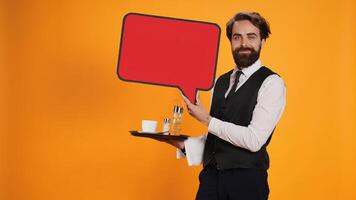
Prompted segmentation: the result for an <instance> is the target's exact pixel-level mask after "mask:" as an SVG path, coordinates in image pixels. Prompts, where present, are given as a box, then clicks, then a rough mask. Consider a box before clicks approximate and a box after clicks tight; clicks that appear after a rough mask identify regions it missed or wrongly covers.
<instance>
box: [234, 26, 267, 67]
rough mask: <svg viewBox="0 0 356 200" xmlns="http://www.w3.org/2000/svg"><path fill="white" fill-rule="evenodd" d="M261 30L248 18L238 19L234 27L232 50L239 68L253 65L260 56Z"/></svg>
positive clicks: (262, 41)
mask: <svg viewBox="0 0 356 200" xmlns="http://www.w3.org/2000/svg"><path fill="white" fill-rule="evenodd" d="M264 42H265V40H261V35H260V30H259V29H258V28H257V27H256V26H254V25H253V24H252V23H251V22H250V21H248V20H241V21H236V22H235V23H234V25H233V27H232V37H231V50H232V55H233V57H234V60H235V63H236V65H237V66H238V67H239V68H241V69H242V68H246V67H248V66H250V65H252V64H253V63H254V62H256V60H257V59H258V58H259V57H260V51H261V47H262V45H263V44H264Z"/></svg>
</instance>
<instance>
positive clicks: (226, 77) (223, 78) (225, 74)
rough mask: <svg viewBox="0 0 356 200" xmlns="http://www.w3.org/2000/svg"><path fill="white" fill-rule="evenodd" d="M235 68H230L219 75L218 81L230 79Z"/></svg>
mask: <svg viewBox="0 0 356 200" xmlns="http://www.w3.org/2000/svg"><path fill="white" fill-rule="evenodd" d="M232 72H233V70H230V71H228V72H226V73H224V74H222V75H220V76H219V78H218V79H217V80H216V82H220V81H223V80H230V76H231V74H232Z"/></svg>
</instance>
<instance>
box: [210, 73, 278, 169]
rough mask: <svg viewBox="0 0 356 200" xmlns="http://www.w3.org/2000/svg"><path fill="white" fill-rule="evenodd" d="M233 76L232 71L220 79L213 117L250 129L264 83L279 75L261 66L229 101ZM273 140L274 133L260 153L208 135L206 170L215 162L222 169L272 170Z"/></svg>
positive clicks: (217, 84) (215, 89) (212, 105)
mask: <svg viewBox="0 0 356 200" xmlns="http://www.w3.org/2000/svg"><path fill="white" fill-rule="evenodd" d="M231 73H232V70H231V71H229V72H228V73H225V74H223V75H222V76H220V77H219V79H218V80H217V82H216V84H215V87H214V94H213V99H212V103H211V108H210V115H211V116H212V117H215V118H217V119H220V120H222V121H226V122H231V123H234V124H236V125H240V126H246V127H247V126H248V125H249V124H250V122H251V120H252V114H253V110H254V108H255V105H256V103H257V96H258V91H259V89H260V87H261V85H262V83H263V81H264V80H265V79H266V78H267V77H268V76H270V75H272V74H275V73H274V72H273V71H271V70H270V69H268V68H266V67H261V68H260V69H259V70H257V71H256V72H255V73H253V74H252V75H251V77H250V78H249V79H248V80H247V81H246V82H245V83H244V84H243V85H242V86H241V87H240V88H239V89H238V90H237V91H236V92H235V94H234V95H233V96H231V97H229V98H228V99H227V100H226V99H225V93H226V91H227V90H228V88H229V83H230V75H231ZM271 137H272V134H271V136H270V137H269V138H268V140H267V142H266V143H265V144H264V145H263V146H262V147H261V149H260V150H259V151H257V152H251V151H249V150H247V149H244V148H240V147H237V146H234V145H232V144H231V143H229V142H227V141H225V140H222V139H220V138H219V137H217V136H215V135H213V134H211V133H208V137H207V140H206V143H205V149H204V155H203V164H204V167H205V166H206V165H207V164H208V163H209V162H210V161H212V160H213V159H215V161H216V164H217V168H218V169H232V168H256V169H264V170H266V169H268V167H269V158H268V153H267V150H266V147H267V145H268V143H269V141H270V140H271Z"/></svg>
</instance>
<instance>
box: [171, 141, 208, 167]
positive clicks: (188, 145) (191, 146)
mask: <svg viewBox="0 0 356 200" xmlns="http://www.w3.org/2000/svg"><path fill="white" fill-rule="evenodd" d="M205 141H206V135H202V136H200V137H189V138H188V139H186V140H185V141H184V147H185V151H186V155H184V153H183V152H182V151H181V150H180V149H178V148H177V150H176V155H177V159H180V158H185V157H186V158H187V162H188V165H189V166H196V165H200V164H202V162H203V153H204V146H205Z"/></svg>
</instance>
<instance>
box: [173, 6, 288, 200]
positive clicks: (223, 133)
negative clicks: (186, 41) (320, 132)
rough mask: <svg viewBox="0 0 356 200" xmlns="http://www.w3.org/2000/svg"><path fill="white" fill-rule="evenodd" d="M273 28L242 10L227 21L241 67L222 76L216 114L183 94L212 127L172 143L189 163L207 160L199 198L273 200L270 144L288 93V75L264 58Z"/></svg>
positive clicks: (195, 114) (214, 101)
mask: <svg viewBox="0 0 356 200" xmlns="http://www.w3.org/2000/svg"><path fill="white" fill-rule="evenodd" d="M270 33H271V31H270V28H269V24H268V22H267V21H266V20H265V19H264V18H263V17H262V16H261V15H260V14H258V13H256V12H241V13H237V14H236V15H235V16H234V17H233V18H232V19H231V20H230V21H229V22H228V23H227V26H226V35H227V37H228V39H229V40H230V43H231V50H232V54H233V58H234V60H235V63H236V67H235V68H234V69H233V70H231V71H229V72H227V73H225V74H223V75H222V76H220V77H219V78H218V80H217V81H216V84H215V86H214V93H213V98H212V103H211V109H210V114H208V113H207V112H206V110H205V109H204V107H203V105H202V104H201V102H200V100H199V97H198V98H197V102H196V104H192V103H191V102H190V101H189V100H188V99H187V98H185V97H183V99H184V101H185V103H186V104H187V108H188V112H189V114H190V115H191V116H193V117H194V118H195V119H197V120H198V121H200V122H201V123H203V124H205V125H206V126H207V127H208V131H209V133H208V134H207V135H203V136H201V137H198V138H189V139H188V140H186V141H184V142H173V141H171V142H169V143H170V144H173V145H174V146H175V147H178V148H179V149H181V150H182V152H185V154H186V157H187V160H188V164H189V165H196V164H199V163H200V162H201V161H202V162H203V166H204V169H203V170H202V172H201V173H200V175H199V180H200V185H199V190H198V193H197V196H196V199H198V200H217V199H219V200H227V199H239V200H240V199H241V200H262V199H268V194H269V187H268V182H267V169H268V167H269V157H268V153H267V149H266V147H267V145H268V143H269V142H270V140H271V136H272V133H273V131H274V129H275V126H276V124H277V122H278V121H279V119H280V117H281V115H282V113H283V111H284V107H285V98H286V97H285V96H286V89H285V86H284V82H283V80H282V79H281V78H280V77H279V76H278V75H277V74H276V73H274V72H273V71H272V70H270V69H269V68H267V67H264V66H263V65H262V64H261V61H260V59H259V57H260V52H261V49H262V47H263V45H264V44H265V42H266V39H267V38H268V36H269V34H270ZM182 152H181V151H178V152H177V153H178V157H182V156H183V153H182Z"/></svg>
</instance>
